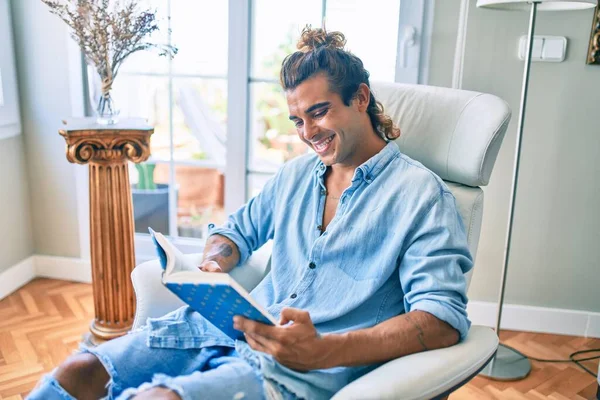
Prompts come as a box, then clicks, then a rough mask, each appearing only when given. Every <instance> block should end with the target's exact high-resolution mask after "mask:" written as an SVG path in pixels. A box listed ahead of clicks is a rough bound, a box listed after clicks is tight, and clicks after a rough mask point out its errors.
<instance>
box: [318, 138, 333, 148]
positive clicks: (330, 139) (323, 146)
mask: <svg viewBox="0 0 600 400" xmlns="http://www.w3.org/2000/svg"><path fill="white" fill-rule="evenodd" d="M332 140H333V136H331V137H329V138H328V139H325V140H323V141H321V142H319V143H318V144H315V147H316V148H317V150H322V149H324V148H325V147H327V145H328V144H329V143H331V141H332Z"/></svg>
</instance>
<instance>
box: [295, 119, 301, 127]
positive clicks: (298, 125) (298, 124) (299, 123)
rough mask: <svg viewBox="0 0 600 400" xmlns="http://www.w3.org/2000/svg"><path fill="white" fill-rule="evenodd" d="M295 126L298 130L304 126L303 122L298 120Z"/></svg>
mask: <svg viewBox="0 0 600 400" xmlns="http://www.w3.org/2000/svg"><path fill="white" fill-rule="evenodd" d="M294 125H296V128H299V127H301V126H302V120H299V119H298V120H296V121H294Z"/></svg>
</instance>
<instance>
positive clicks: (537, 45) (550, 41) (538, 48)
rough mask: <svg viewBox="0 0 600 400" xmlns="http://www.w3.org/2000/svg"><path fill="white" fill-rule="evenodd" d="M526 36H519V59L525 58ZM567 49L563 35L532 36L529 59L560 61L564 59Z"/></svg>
mask: <svg viewBox="0 0 600 400" xmlns="http://www.w3.org/2000/svg"><path fill="white" fill-rule="evenodd" d="M526 47H527V36H521V38H520V40H519V59H520V60H524V59H525V52H526V50H527V48H526ZM566 51H567V38H566V37H564V36H542V35H535V36H534V37H533V49H532V51H531V61H545V62H561V61H564V59H565V54H566Z"/></svg>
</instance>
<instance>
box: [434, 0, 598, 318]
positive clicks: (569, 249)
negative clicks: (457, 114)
mask: <svg viewBox="0 0 600 400" xmlns="http://www.w3.org/2000/svg"><path fill="white" fill-rule="evenodd" d="M470 3H471V8H470V12H469V22H468V35H467V41H466V55H465V68H464V78H463V88H464V89H468V90H476V91H481V92H488V93H492V94H496V95H498V96H500V97H502V98H503V99H505V100H506V101H507V102H508V103H509V104H510V106H511V108H512V109H513V119H512V121H511V124H510V126H509V128H508V132H507V135H506V138H505V140H504V144H503V146H502V149H501V151H500V154H499V156H498V161H497V163H496V167H495V169H494V173H493V174H492V178H491V182H490V185H489V186H488V187H487V188H486V189H485V196H486V197H485V206H484V221H483V227H482V233H481V240H480V244H479V252H478V258H477V263H476V269H475V273H474V277H473V283H472V285H471V290H470V293H469V295H470V298H471V299H472V300H479V301H492V302H495V301H497V295H498V291H499V282H500V273H501V266H502V257H503V251H504V240H505V235H506V223H507V219H508V202H509V196H510V185H511V179H512V167H513V156H514V149H515V137H516V128H517V115H518V110H519V102H520V89H521V81H522V74H523V61H520V60H518V59H517V56H516V54H517V44H518V39H519V37H520V36H521V35H524V34H526V33H527V25H528V17H529V14H528V13H526V12H510V11H498V10H485V9H477V8H476V7H475V3H476V2H475V1H471V2H470ZM459 5H460V1H459V0H443V1H437V2H436V9H435V22H434V35H433V43H432V52H431V54H432V58H431V71H430V76H429V82H430V84H432V85H437V86H450V85H451V77H452V61H453V60H452V59H453V55H454V44H455V41H456V31H457V21H458V9H459ZM592 15H593V10H586V11H570V12H545V13H538V19H537V24H536V33H537V34H544V35H557V36H566V37H567V39H568V51H567V58H566V60H565V62H562V63H558V64H555V63H534V64H533V65H532V69H531V80H530V87H529V99H528V103H527V114H526V122H525V132H524V137H523V143H522V156H521V157H522V161H521V174H520V175H521V177H520V184H519V190H518V192H517V200H516V212H515V224H514V231H513V232H514V233H513V244H512V250H511V252H512V253H511V259H510V264H509V272H508V281H507V290H506V299H505V302H506V303H509V304H521V305H531V306H541V307H555V308H561V309H572V310H584V311H595V312H598V311H600V290H598V282H600V229H599V226H600V210H599V207H598V205H600V178H599V174H600V162H598V156H600V112H598V105H599V103H598V94H599V93H600V66H598V65H593V66H592V65H586V64H585V60H586V52H587V48H588V40H589V36H590V29H591V25H592Z"/></svg>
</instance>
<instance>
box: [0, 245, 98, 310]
mask: <svg viewBox="0 0 600 400" xmlns="http://www.w3.org/2000/svg"><path fill="white" fill-rule="evenodd" d="M38 277H41V278H53V279H62V280H65V281H74V282H84V283H91V282H92V267H91V264H90V261H89V260H83V259H80V258H70V257H54V256H39V255H33V256H30V257H27V258H26V259H24V260H23V261H21V262H19V263H18V264H15V265H13V266H12V267H10V268H8V269H7V270H6V271H3V272H0V300H2V299H3V298H5V297H6V296H8V295H9V294H11V293H12V292H14V291H15V290H17V289H19V288H20V287H21V286H23V285H25V284H26V283H28V282H30V281H31V280H32V279H34V278H38Z"/></svg>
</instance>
